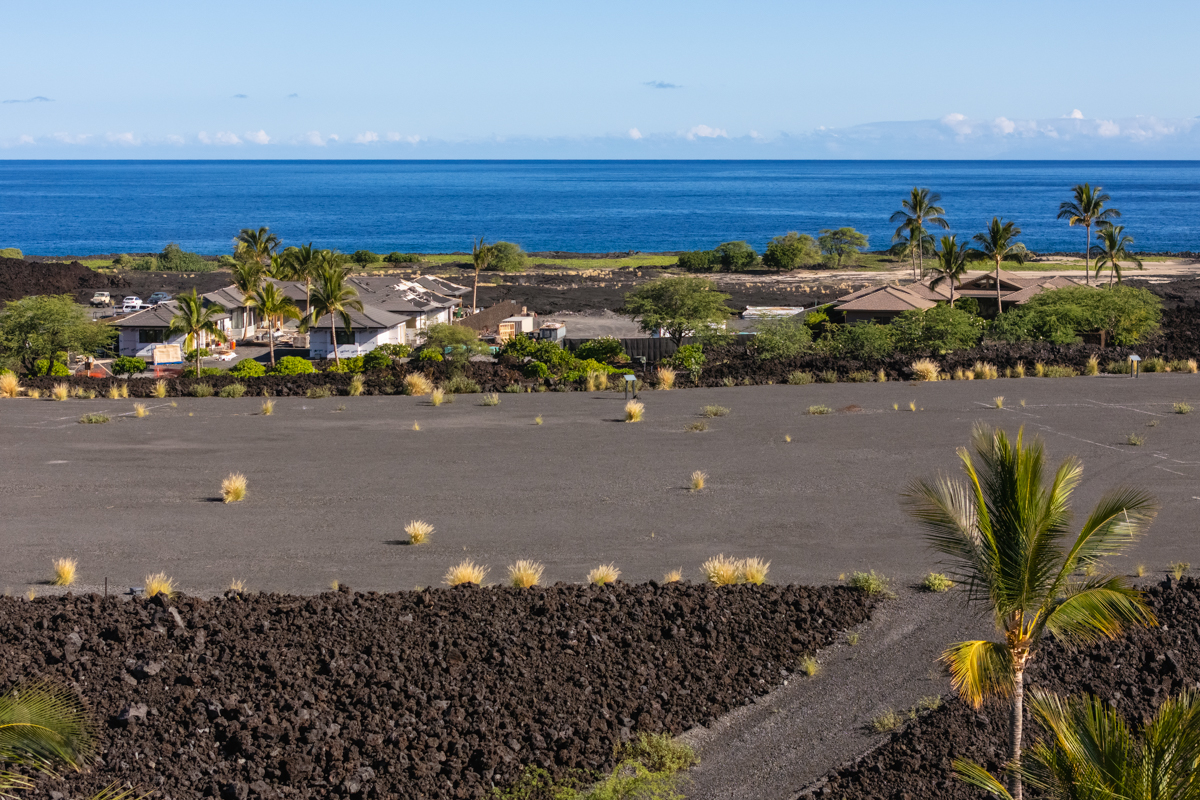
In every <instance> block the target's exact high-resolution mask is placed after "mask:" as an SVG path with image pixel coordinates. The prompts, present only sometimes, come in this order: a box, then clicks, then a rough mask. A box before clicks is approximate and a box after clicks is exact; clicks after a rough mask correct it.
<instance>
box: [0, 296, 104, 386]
mask: <svg viewBox="0 0 1200 800" xmlns="http://www.w3.org/2000/svg"><path fill="white" fill-rule="evenodd" d="M116 335H117V332H116V330H114V329H113V327H112V326H110V325H107V324H105V323H103V322H96V321H93V320H92V319H91V315H90V314H89V313H88V310H87V309H86V308H84V307H83V306H81V305H78V304H77V303H76V302H75V298H73V297H72V296H71V295H69V294H63V295H42V296H31V297H23V298H21V299H20V300H10V301H9V302H8V303H7V304H6V305H5V306H4V310H3V311H0V358H3V360H5V361H10V362H13V361H15V362H16V363H18V364H20V366H21V371H22V372H24V373H25V374H29V373H32V372H33V369H34V364H35V363H36V362H37V361H38V360H39V359H43V358H44V359H47V360H48V361H49V360H52V359H53V357H54V354H55V353H59V352H63V351H66V352H76V353H94V352H95V351H96V350H97V349H99V348H101V347H103V346H104V345H106V344H107V343H108V342H109V341H111V340H112V338H113V337H114V336H116Z"/></svg>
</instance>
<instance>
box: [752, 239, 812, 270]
mask: <svg viewBox="0 0 1200 800" xmlns="http://www.w3.org/2000/svg"><path fill="white" fill-rule="evenodd" d="M820 260H821V250H820V248H818V247H817V240H816V239H814V238H813V237H811V236H809V235H808V234H807V233H803V234H802V233H797V232H796V231H789V232H788V233H787V235H785V236H776V237H775V238H774V239H772V240H771V241H770V242H769V243H768V244H767V251H766V252H765V253H763V257H762V263H763V266H764V267H767V268H768V269H781V270H792V269H798V268H800V267H803V266H805V265H807V264H816V263H817V262H819V261H820Z"/></svg>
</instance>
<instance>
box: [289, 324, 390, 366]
mask: <svg viewBox="0 0 1200 800" xmlns="http://www.w3.org/2000/svg"><path fill="white" fill-rule="evenodd" d="M403 343H404V327H403V326H402V325H397V326H395V327H393V328H377V329H374V330H366V331H355V332H354V344H341V345H338V349H337V350H338V355H339V356H340V357H342V358H349V357H351V356H361V355H362V354H364V353H369V352H370V351H372V350H374V349H375V348H376V347H378V346H379V345H381V344H403ZM308 357H309V358H333V348H332V347H331V346H330V335H329V328H319V329H316V330H311V331H309V334H308Z"/></svg>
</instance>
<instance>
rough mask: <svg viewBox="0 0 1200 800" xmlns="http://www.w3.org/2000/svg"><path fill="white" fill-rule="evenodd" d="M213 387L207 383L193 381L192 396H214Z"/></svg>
mask: <svg viewBox="0 0 1200 800" xmlns="http://www.w3.org/2000/svg"><path fill="white" fill-rule="evenodd" d="M212 396H213V387H212V385H211V384H207V383H193V384H192V397H212Z"/></svg>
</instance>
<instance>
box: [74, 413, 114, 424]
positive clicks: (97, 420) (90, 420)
mask: <svg viewBox="0 0 1200 800" xmlns="http://www.w3.org/2000/svg"><path fill="white" fill-rule="evenodd" d="M109 420H110V417H109V416H108V414H84V415H83V416H82V417H80V418H79V424H81V425H103V424H104V423H105V422H108V421H109Z"/></svg>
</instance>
